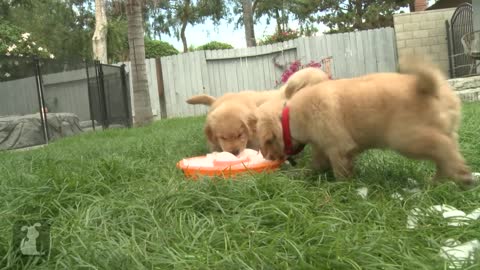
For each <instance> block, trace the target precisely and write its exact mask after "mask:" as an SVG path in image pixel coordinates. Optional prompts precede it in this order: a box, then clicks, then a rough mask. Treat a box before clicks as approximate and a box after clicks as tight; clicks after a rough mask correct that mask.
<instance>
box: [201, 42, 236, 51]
mask: <svg viewBox="0 0 480 270" xmlns="http://www.w3.org/2000/svg"><path fill="white" fill-rule="evenodd" d="M225 49H233V46H232V45H230V44H228V43H223V42H219V41H210V42H208V43H205V44H203V45H201V46H198V47H197V48H195V50H196V51H202V50H225Z"/></svg>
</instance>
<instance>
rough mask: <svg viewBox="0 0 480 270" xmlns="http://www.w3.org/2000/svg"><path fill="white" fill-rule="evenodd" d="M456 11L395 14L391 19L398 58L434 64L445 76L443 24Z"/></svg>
mask: <svg viewBox="0 0 480 270" xmlns="http://www.w3.org/2000/svg"><path fill="white" fill-rule="evenodd" d="M454 11H455V8H448V9H439V10H431V11H419V12H413V13H403V14H396V15H395V16H394V17H393V23H394V28H395V35H396V38H397V50H398V56H399V57H402V56H403V55H406V54H414V55H417V56H418V57H421V58H425V57H426V58H429V59H431V60H432V61H433V62H435V63H436V64H437V65H438V66H439V67H440V68H442V70H443V71H444V73H445V75H447V76H448V75H449V74H448V69H449V67H448V47H447V32H446V28H445V20H450V18H451V17H452V15H453V12H454Z"/></svg>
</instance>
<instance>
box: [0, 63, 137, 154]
mask: <svg viewBox="0 0 480 270" xmlns="http://www.w3.org/2000/svg"><path fill="white" fill-rule="evenodd" d="M127 78H128V77H127V74H126V72H125V66H112V65H105V64H100V63H99V62H98V61H84V60H72V59H70V60H68V61H63V60H58V59H38V58H36V57H33V58H30V57H12V56H0V150H5V149H15V148H23V147H28V146H34V145H39V144H46V143H48V142H49V141H50V140H54V139H57V138H59V137H64V136H68V135H72V134H76V133H79V132H82V131H84V130H88V129H93V130H95V129H96V127H97V126H101V127H102V129H106V128H109V127H112V126H122V127H131V125H132V116H131V109H130V104H131V103H130V95H129V93H130V92H129V87H128V85H129V84H128V83H127Z"/></svg>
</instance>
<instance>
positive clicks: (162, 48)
mask: <svg viewBox="0 0 480 270" xmlns="http://www.w3.org/2000/svg"><path fill="white" fill-rule="evenodd" d="M174 54H178V50H177V49H175V47H173V46H172V45H171V44H170V43H168V42H165V41H161V40H150V39H146V40H145V57H146V58H159V57H162V56H169V55H174Z"/></svg>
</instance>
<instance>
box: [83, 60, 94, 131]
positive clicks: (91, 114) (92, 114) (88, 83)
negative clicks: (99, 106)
mask: <svg viewBox="0 0 480 270" xmlns="http://www.w3.org/2000/svg"><path fill="white" fill-rule="evenodd" d="M85 72H86V73H87V91H88V107H89V109H90V119H91V120H92V129H93V131H95V113H94V112H93V108H92V93H91V88H90V74H88V60H85Z"/></svg>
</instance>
